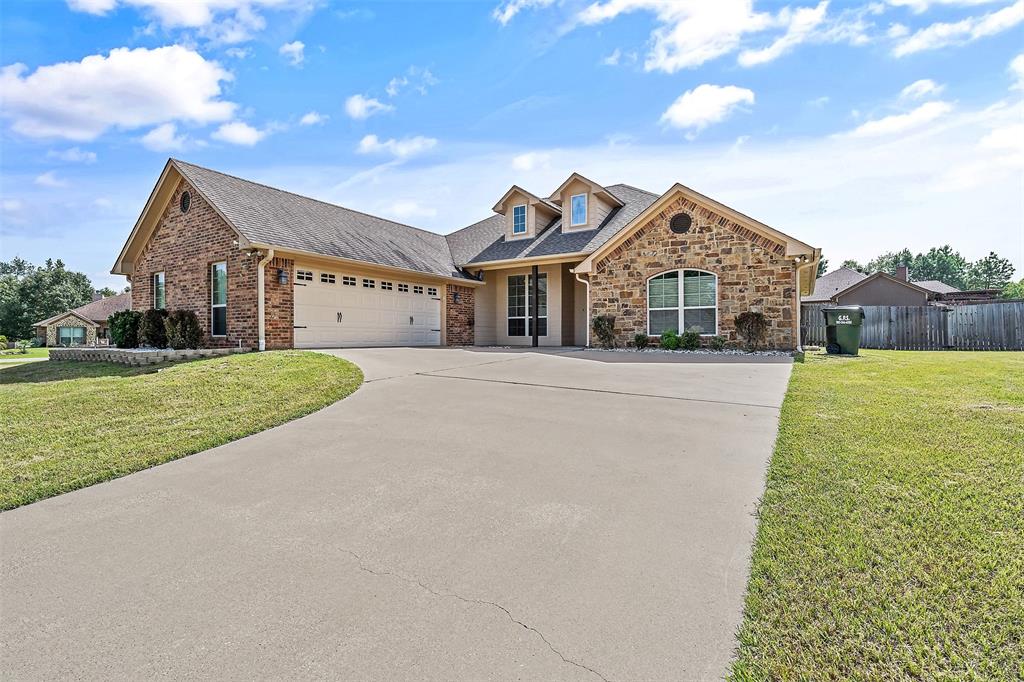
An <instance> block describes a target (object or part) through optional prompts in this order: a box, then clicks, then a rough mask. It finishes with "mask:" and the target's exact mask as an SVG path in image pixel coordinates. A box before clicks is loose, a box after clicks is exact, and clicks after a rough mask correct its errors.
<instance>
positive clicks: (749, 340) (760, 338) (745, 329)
mask: <svg viewBox="0 0 1024 682" xmlns="http://www.w3.org/2000/svg"><path fill="white" fill-rule="evenodd" d="M735 324H736V333H737V334H739V335H740V338H742V339H743V340H744V341H745V342H746V344H747V350H748V351H754V350H757V347H758V346H759V345H761V344H763V343H764V339H765V335H766V334H767V332H768V320H766V319H765V317H764V315H763V314H762V313H755V312H751V311H749V310H748V311H747V312H745V313H740V314H739V315H737V316H736V322H735Z"/></svg>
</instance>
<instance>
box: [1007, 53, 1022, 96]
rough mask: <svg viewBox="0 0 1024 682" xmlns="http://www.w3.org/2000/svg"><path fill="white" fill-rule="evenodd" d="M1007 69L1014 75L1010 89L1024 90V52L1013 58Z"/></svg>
mask: <svg viewBox="0 0 1024 682" xmlns="http://www.w3.org/2000/svg"><path fill="white" fill-rule="evenodd" d="M1009 71H1010V73H1011V74H1013V77H1014V83H1013V85H1012V86H1010V87H1011V89H1013V90H1024V53H1021V54H1019V55H1017V56H1016V57H1014V58H1013V61H1012V62H1010V68H1009Z"/></svg>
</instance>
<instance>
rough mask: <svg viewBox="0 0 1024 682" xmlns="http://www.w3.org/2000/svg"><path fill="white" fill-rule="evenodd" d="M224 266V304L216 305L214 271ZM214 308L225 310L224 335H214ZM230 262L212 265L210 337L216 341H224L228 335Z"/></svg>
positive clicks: (219, 262)
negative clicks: (214, 298) (214, 299)
mask: <svg viewBox="0 0 1024 682" xmlns="http://www.w3.org/2000/svg"><path fill="white" fill-rule="evenodd" d="M221 264H223V265H224V302H223V303H214V302H213V271H214V268H215V267H217V266H218V265H221ZM214 308H224V333H223V334H214V333H213V310H214ZM227 308H228V262H227V261H223V260H219V261H215V262H213V263H210V336H211V337H212V338H215V339H224V338H227V335H228V311H227Z"/></svg>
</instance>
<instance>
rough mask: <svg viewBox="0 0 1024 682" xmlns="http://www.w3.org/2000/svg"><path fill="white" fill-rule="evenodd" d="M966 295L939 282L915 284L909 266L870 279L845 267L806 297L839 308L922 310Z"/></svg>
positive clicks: (823, 279)
mask: <svg viewBox="0 0 1024 682" xmlns="http://www.w3.org/2000/svg"><path fill="white" fill-rule="evenodd" d="M959 293H962V292H961V291H960V290H959V289H957V288H956V287H952V286H950V285H948V284H946V283H944V282H940V281H938V280H925V281H920V282H911V281H910V278H909V277H908V272H907V268H906V266H902V265H901V266H900V267H898V268H896V274H895V275H890V274H889V273H887V272H876V273H874V274H871V275H866V274H864V273H863V272H859V271H857V270H854V269H852V268H847V267H842V268H839V269H837V270H833V271H832V272H829V273H826V274H824V275H822V276H821V277H819V278H818V281H817V283H816V284H815V285H814V291H813V293H811V295H809V296H804V297H802V299H801V301H802V302H803V303H834V304H836V305H862V306H865V305H888V306H922V305H932V304H934V303H936V302H938V301H945V299H946V298H947V297H950V296H955V295H956V294H959Z"/></svg>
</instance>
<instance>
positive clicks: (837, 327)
mask: <svg viewBox="0 0 1024 682" xmlns="http://www.w3.org/2000/svg"><path fill="white" fill-rule="evenodd" d="M821 312H822V314H824V315H825V340H826V341H827V343H826V344H825V351H826V352H827V353H829V354H831V355H838V354H840V353H842V354H843V355H857V351H858V350H859V349H860V327H861V325H862V324H863V323H864V309H863V308H861V307H860V306H859V305H839V306H833V307H831V308H822V310H821Z"/></svg>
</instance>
